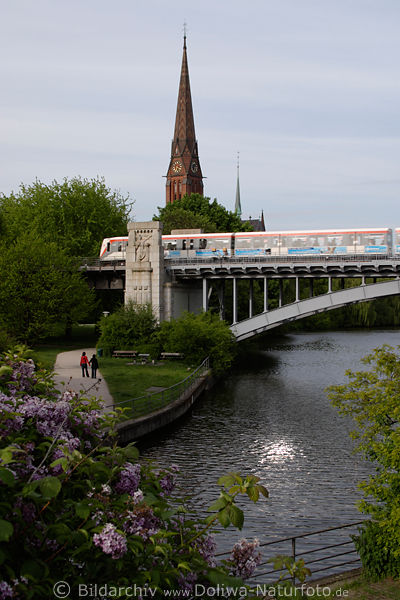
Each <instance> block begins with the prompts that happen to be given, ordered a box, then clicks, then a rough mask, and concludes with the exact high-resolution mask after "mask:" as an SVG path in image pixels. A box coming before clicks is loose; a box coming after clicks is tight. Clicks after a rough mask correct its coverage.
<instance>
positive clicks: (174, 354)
mask: <svg viewBox="0 0 400 600" xmlns="http://www.w3.org/2000/svg"><path fill="white" fill-rule="evenodd" d="M160 356H161V358H162V359H166V358H183V354H181V352H161V354H160Z"/></svg>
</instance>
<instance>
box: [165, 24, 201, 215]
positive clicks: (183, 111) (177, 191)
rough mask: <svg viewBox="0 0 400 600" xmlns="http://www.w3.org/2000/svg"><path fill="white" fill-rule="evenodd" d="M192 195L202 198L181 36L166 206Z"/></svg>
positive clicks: (184, 48) (188, 83) (186, 65)
mask: <svg viewBox="0 0 400 600" xmlns="http://www.w3.org/2000/svg"><path fill="white" fill-rule="evenodd" d="M192 193H193V194H201V195H203V175H202V173H201V167H200V161H199V155H198V150H197V141H196V134H195V131H194V117H193V107H192V96H191V93H190V81H189V67H188V61H187V54H186V34H185V35H184V38H183V57H182V68H181V79H180V82H179V94H178V105H177V108H176V119H175V131H174V139H173V140H172V145H171V160H170V163H169V167H168V172H167V183H166V203H167V204H170V203H171V202H174V200H179V199H180V198H183V196H185V195H186V194H187V195H188V196H190V194H192Z"/></svg>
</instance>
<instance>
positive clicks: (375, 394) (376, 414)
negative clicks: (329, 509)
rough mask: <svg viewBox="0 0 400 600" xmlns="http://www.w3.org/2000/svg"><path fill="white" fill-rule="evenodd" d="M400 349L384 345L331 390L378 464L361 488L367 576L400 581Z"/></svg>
mask: <svg viewBox="0 0 400 600" xmlns="http://www.w3.org/2000/svg"><path fill="white" fill-rule="evenodd" d="M399 352H400V346H398V347H397V348H396V349H395V348H393V347H391V346H388V345H384V346H382V347H381V348H377V349H376V350H375V351H374V352H373V353H371V354H369V355H368V356H366V357H365V358H364V359H363V361H362V362H363V363H364V364H365V365H366V366H367V369H366V370H365V371H359V372H352V371H348V372H347V378H348V382H347V383H345V384H342V385H337V386H331V387H330V388H328V395H329V397H330V399H331V400H332V403H333V405H334V406H335V407H336V408H337V409H338V410H339V412H340V414H342V415H345V416H349V417H351V418H352V419H353V420H354V422H355V426H356V427H355V429H354V431H353V432H352V434H351V435H352V437H353V439H355V440H356V442H357V450H358V451H359V452H360V453H361V454H362V455H363V456H364V457H365V459H366V460H368V461H371V462H372V463H373V464H374V465H375V466H376V470H375V474H374V475H371V476H370V477H369V479H368V480H366V481H362V482H361V483H360V484H359V487H360V489H361V490H362V492H363V493H364V499H363V500H362V501H361V502H360V505H359V508H360V510H361V511H362V512H363V513H366V514H368V515H370V517H371V520H367V521H365V523H364V524H363V525H362V527H361V528H360V533H359V535H358V536H357V537H356V539H355V544H356V548H357V550H358V552H359V554H360V557H361V560H362V565H363V570H364V573H365V575H367V576H369V577H371V578H374V579H381V578H383V577H387V576H391V577H394V578H400V545H399V540H400V493H399V491H400V435H399V434H400V429H399V426H400V353H399Z"/></svg>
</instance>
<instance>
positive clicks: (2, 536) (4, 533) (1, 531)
mask: <svg viewBox="0 0 400 600" xmlns="http://www.w3.org/2000/svg"><path fill="white" fill-rule="evenodd" d="M13 533H14V527H13V525H12V523H10V522H9V521H4V519H0V542H8V540H9V539H10V537H11V536H12V534H13Z"/></svg>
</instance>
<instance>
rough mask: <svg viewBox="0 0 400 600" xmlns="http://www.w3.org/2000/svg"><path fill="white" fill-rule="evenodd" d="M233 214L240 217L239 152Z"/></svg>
mask: <svg viewBox="0 0 400 600" xmlns="http://www.w3.org/2000/svg"><path fill="white" fill-rule="evenodd" d="M235 214H236V215H237V216H238V217H241V216H242V206H241V204H240V185H239V152H238V155H237V180H236V201H235Z"/></svg>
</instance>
